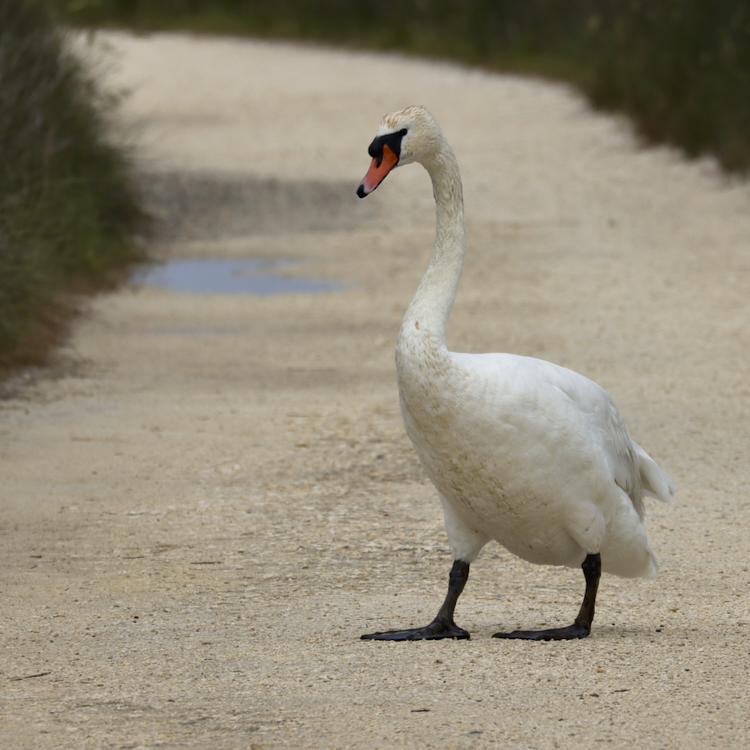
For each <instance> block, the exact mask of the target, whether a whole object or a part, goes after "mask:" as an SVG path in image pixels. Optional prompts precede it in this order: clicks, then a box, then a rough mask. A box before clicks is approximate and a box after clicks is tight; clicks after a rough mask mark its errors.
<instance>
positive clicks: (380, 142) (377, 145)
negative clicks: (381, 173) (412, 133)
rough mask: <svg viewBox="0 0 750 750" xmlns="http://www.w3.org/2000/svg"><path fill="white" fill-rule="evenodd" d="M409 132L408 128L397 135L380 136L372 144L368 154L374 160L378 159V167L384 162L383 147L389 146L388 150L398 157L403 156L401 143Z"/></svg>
mask: <svg viewBox="0 0 750 750" xmlns="http://www.w3.org/2000/svg"><path fill="white" fill-rule="evenodd" d="M407 132H408V130H407V129H406V128H403V129H402V130H399V131H398V132H397V133H388V134H386V135H379V136H378V137H377V138H376V139H375V140H374V141H373V142H372V143H371V144H370V148H368V149H367V152H368V153H369V154H370V156H371V157H372V158H373V159H377V162H376V165H377V166H378V167H379V166H380V163H381V162H382V161H383V146H388V148H389V149H390V150H391V151H393V153H394V154H396V156H401V141H402V140H403V137H404V136H405V135H406V134H407Z"/></svg>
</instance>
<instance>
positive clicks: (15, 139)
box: [0, 0, 144, 368]
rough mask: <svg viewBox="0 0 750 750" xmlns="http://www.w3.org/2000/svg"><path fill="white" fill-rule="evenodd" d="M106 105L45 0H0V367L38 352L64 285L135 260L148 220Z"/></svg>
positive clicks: (53, 324)
mask: <svg viewBox="0 0 750 750" xmlns="http://www.w3.org/2000/svg"><path fill="white" fill-rule="evenodd" d="M112 105H113V101H112V100H111V99H108V98H107V97H105V96H103V95H102V94H101V93H100V92H99V90H98V87H97V85H96V82H95V80H94V78H93V77H92V76H91V75H90V74H89V73H87V72H86V71H85V70H84V68H83V66H82V64H81V63H80V62H79V61H78V59H77V58H76V57H75V56H74V55H73V54H72V53H71V52H70V48H69V45H68V44H67V43H66V39H65V37H64V35H63V34H62V33H61V32H59V31H58V30H57V29H56V28H55V26H54V25H53V24H52V23H51V20H50V18H49V14H48V12H47V10H46V9H45V8H44V7H42V6H40V5H38V4H35V3H32V2H22V1H20V0H0V154H2V159H1V160H0V368H3V367H6V366H8V365H12V364H17V363H23V362H27V361H32V360H34V359H35V358H38V357H39V356H40V355H41V354H42V353H43V351H44V348H45V346H47V345H48V344H49V342H50V341H52V340H53V339H54V338H55V336H56V335H57V334H58V333H59V331H60V330H61V325H62V322H63V320H64V319H65V316H66V312H67V311H68V309H69V307H70V306H69V305H67V304H66V302H65V299H66V297H65V294H66V293H67V292H69V291H71V290H74V289H76V288H81V287H82V286H83V285H88V286H91V285H96V284H100V283H102V281H103V280H105V279H106V277H107V274H108V273H109V272H111V271H112V269H116V268H120V267H122V266H123V265H124V264H126V263H128V262H129V261H131V260H132V259H133V255H134V245H133V242H132V234H133V232H134V231H135V230H136V229H137V227H138V226H139V224H140V223H141V222H142V221H143V218H144V217H143V214H142V212H141V210H140V208H139V204H138V199H137V196H136V192H135V190H134V187H133V183H132V181H131V178H130V176H129V170H128V164H127V160H126V157H125V155H124V154H123V152H122V151H121V150H120V149H119V148H118V147H116V146H114V145H113V144H110V143H109V142H108V140H107V133H108V130H109V126H108V122H107V116H108V115H107V113H108V112H109V111H110V109H111V107H112Z"/></svg>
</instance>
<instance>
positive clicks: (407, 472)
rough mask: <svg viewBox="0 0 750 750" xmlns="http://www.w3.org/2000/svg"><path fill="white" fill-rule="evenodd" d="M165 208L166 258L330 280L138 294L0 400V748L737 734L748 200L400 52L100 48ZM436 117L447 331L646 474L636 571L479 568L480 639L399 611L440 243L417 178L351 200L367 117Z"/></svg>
mask: <svg viewBox="0 0 750 750" xmlns="http://www.w3.org/2000/svg"><path fill="white" fill-rule="evenodd" d="M107 41H108V44H109V45H110V46H111V47H112V49H113V51H114V54H115V56H116V60H117V65H116V67H115V68H114V69H113V70H111V72H110V76H111V81H112V86H113V87H122V86H127V87H128V88H130V89H131V90H132V96H131V97H130V98H129V99H128V100H127V102H126V104H125V106H124V110H123V113H124V120H123V121H124V123H125V124H127V126H128V129H129V130H130V133H131V137H132V138H134V139H135V140H136V142H137V143H138V148H139V158H140V160H141V163H142V169H143V173H144V182H145V183H146V185H147V187H148V190H149V195H150V196H151V200H152V201H153V206H154V210H155V211H156V212H157V213H158V214H159V215H160V216H161V217H162V220H163V229H162V235H161V237H162V239H161V240H160V241H159V242H157V243H155V244H154V248H153V253H154V255H155V256H156V257H181V258H200V257H217V258H228V257H247V258H294V259H297V260H300V261H302V263H300V264H298V265H297V266H294V268H293V271H294V273H298V274H305V275H309V276H315V277H322V278H328V279H334V280H337V281H339V282H341V283H343V284H344V285H345V288H344V290H343V291H339V292H335V293H326V294H319V295H303V294H295V295H279V296H273V297H252V296H221V295H193V294H184V293H182V294H181V293H170V292H165V291H159V290H155V289H152V288H138V287H136V286H131V287H128V288H124V289H122V290H120V291H118V292H116V293H114V294H109V295H106V296H102V297H100V298H98V299H96V300H94V301H93V302H92V303H91V304H90V306H89V307H88V310H87V312H86V314H85V315H84V317H83V318H82V319H81V321H80V322H79V324H78V325H77V326H76V327H75V330H74V332H73V335H72V337H71V340H70V342H69V345H68V346H67V348H66V349H65V350H64V351H63V352H62V353H61V354H60V356H59V357H58V361H57V362H56V364H55V365H54V366H53V367H51V368H50V369H49V370H46V371H43V372H38V373H29V374H28V375H27V376H26V377H25V378H21V379H20V380H18V381H16V382H15V383H11V384H7V385H6V386H5V391H4V393H5V398H4V399H3V400H1V401H0V419H1V422H0V460H1V462H2V463H1V467H0V471H1V472H2V485H1V486H2V499H1V501H0V539H1V540H2V548H1V549H0V560H1V562H0V565H1V566H2V574H1V575H2V578H1V579H0V588H1V594H0V596H1V597H2V608H1V609H0V633H1V635H2V638H1V641H2V649H3V652H2V654H3V655H2V660H1V661H0V685H1V686H2V692H1V694H0V746H2V747H7V748H34V749H35V750H46V749H47V748H56V749H57V748H252V749H254V750H259V749H260V750H270V749H271V748H306V749H307V748H310V749H313V748H320V749H321V750H324V749H329V748H434V749H436V750H437V749H440V750H443V749H448V748H457V749H463V748H485V747H486V748H489V747H502V748H540V749H546V748H579V747H581V746H585V747H604V746H609V747H617V748H635V747H637V748H642V749H644V750H651V749H653V750H661V749H665V750H666V749H675V750H676V749H678V748H679V749H680V750H682V749H684V748H742V747H750V719H749V718H748V705H749V703H750V674H749V671H748V667H750V639H749V638H748V626H749V625H750V595H749V594H748V584H749V583H750V569H749V566H750V534H749V533H748V532H749V531H750V508H749V507H748V486H749V485H748V483H749V482H750V467H749V466H748V458H747V446H748V445H750V388H749V386H748V383H747V373H748V370H749V368H750V346H749V345H750V325H749V324H748V321H750V295H748V293H747V290H748V289H750V211H749V210H748V208H749V207H750V189H749V188H748V186H747V184H738V183H734V184H732V183H729V182H727V181H725V180H722V178H721V177H720V176H719V175H718V174H717V172H716V171H715V169H714V168H713V166H712V165H711V163H708V162H701V163H686V162H685V161H683V160H682V159H681V158H680V157H679V156H678V155H676V154H675V153H673V152H671V151H669V150H667V149H648V150H644V149H640V148H639V147H638V145H637V143H636V142H635V140H634V138H633V136H632V135H631V133H630V131H629V129H628V127H627V125H626V124H624V123H623V122H621V121H619V120H617V119H613V118H609V117H604V116H601V115H597V114H592V113H591V112H590V111H589V110H588V109H587V107H586V105H585V103H584V102H583V101H582V100H581V99H580V98H579V97H578V96H576V95H575V94H574V93H573V92H571V91H570V90H568V89H567V88H565V87H561V86H556V85H550V84H547V83H542V82H537V81H533V80H523V79H519V78H512V77H502V76H494V75H487V74H484V73H481V72H477V71H473V70H468V69H462V68H459V67H453V66H449V65H439V64H427V63H424V62H419V61H414V60H406V59H402V58H399V57H387V56H385V57H380V56H374V55H368V54H351V53H345V52H338V51H329V50H325V49H318V48H310V47H307V48H306V47H296V46H289V45H281V44H270V43H258V42H251V41H237V40H211V39H193V38H190V37H187V36H160V35H157V36H150V37H130V36H125V35H110V36H108V37H107ZM412 103H422V104H425V105H426V106H428V107H429V108H430V109H431V110H432V111H433V112H434V114H435V115H436V116H437V118H438V120H439V121H440V122H441V124H442V125H443V127H444V129H445V131H446V132H447V134H448V136H449V138H450V139H451V141H452V143H453V145H454V147H455V150H456V152H457V155H458V158H459V161H460V163H461V166H462V171H463V176H464V182H465V188H466V202H467V215H468V221H469V253H468V256H467V263H466V269H465V273H464V277H463V280H462V286H461V289H460V292H459V296H458V300H457V302H456V306H455V308H454V313H453V316H452V319H451V323H450V326H449V332H448V343H449V346H451V347H452V348H454V349H457V350H465V351H488V350H489V351H502V350H504V351H512V352H517V353H522V354H528V355H533V356H536V357H542V358H545V359H549V360H552V361H554V362H557V363H560V364H562V365H565V366H568V367H571V368H573V369H576V370H578V371H580V372H582V373H584V374H586V375H587V376H589V377H591V378H593V379H595V380H596V381H598V382H599V383H600V384H602V385H603V386H604V387H605V388H606V389H607V390H608V391H609V392H610V393H611V394H612V395H613V396H614V398H615V400H616V401H617V403H618V405H619V406H620V409H621V411H622V412H623V414H624V416H625V419H626V422H627V423H628V426H629V429H630V432H631V434H632V435H633V437H634V438H635V439H636V440H638V442H640V443H641V444H642V445H643V446H644V447H645V448H646V449H647V450H648V451H649V452H650V453H651V454H652V455H653V456H654V457H655V458H656V459H657V460H658V461H659V462H660V464H661V465H662V466H663V467H664V468H665V469H666V470H667V471H668V472H669V473H670V474H671V475H672V476H673V478H674V479H675V480H676V482H677V484H678V486H679V494H678V495H677V497H676V498H675V501H674V502H673V504H672V506H671V507H668V508H666V507H661V506H659V507H657V506H656V504H653V503H652V504H651V505H650V507H649V518H648V523H649V528H650V533H651V536H652V542H653V545H654V548H655V549H656V551H657V554H658V556H659V558H660V560H661V564H662V573H661V575H660V577H659V578H658V579H656V580H655V581H626V580H621V579H617V578H613V577H609V576H605V577H604V579H603V582H602V586H601V589H600V598H599V608H598V612H597V618H596V621H595V623H594V626H595V627H594V630H593V633H592V636H591V637H590V638H589V639H587V640H584V641H576V642H570V643H528V642H509V641H498V640H496V639H495V640H493V639H492V638H491V637H490V636H491V634H492V633H493V632H495V631H496V630H498V628H499V627H502V628H503V629H511V628H515V627H527V628H529V627H539V626H542V625H544V624H545V623H550V624H553V623H558V624H562V623H566V622H568V621H570V620H571V618H572V616H573V615H574V613H575V612H576V611H577V607H578V605H579V603H580V598H581V595H582V588H583V584H582V576H581V574H580V572H578V571H575V570H567V569H554V568H538V567H533V566H531V565H527V564H525V563H523V562H521V561H519V560H517V559H515V558H514V557H512V556H511V555H510V554H508V553H507V552H505V551H504V550H503V549H501V548H500V547H499V546H497V545H489V546H488V547H487V548H486V549H485V550H484V552H483V553H482V556H481V557H480V559H479V560H478V562H477V563H476V564H475V565H474V566H473V567H472V576H471V579H470V581H469V584H468V586H467V589H466V591H465V593H464V596H463V598H462V599H461V601H460V603H459V607H458V613H457V619H458V622H459V624H460V625H462V626H463V627H465V628H467V629H469V630H470V631H471V633H472V640H471V641H468V642H467V641H463V642H437V643H425V642H422V643H398V644H393V643H376V642H363V641H360V640H359V635H360V634H361V633H363V632H368V631H372V630H377V629H387V628H389V627H397V626H407V625H409V624H423V623H425V622H427V621H428V619H431V617H432V616H433V614H434V612H435V611H436V609H437V607H438V605H439V603H440V601H441V600H442V597H443V594H444V587H445V584H446V578H447V572H448V569H449V567H450V556H449V554H448V550H447V544H446V541H445V536H444V532H443V529H442V519H441V515H440V512H439V510H438V506H437V501H436V498H435V495H434V491H433V489H432V488H431V486H430V484H429V483H428V482H427V481H426V479H425V478H424V476H423V474H422V473H421V469H420V467H419V465H418V463H417V461H416V459H415V457H414V454H413V452H412V450H411V447H410V445H409V444H408V440H407V439H406V437H405V435H404V432H403V428H402V426H401V420H400V415H399V411H398V402H397V393H396V387H395V372H394V363H393V347H394V343H395V339H396V333H397V330H398V326H399V322H400V318H401V315H402V314H403V311H404V310H405V308H406V305H407V304H408V301H409V299H410V297H411V294H412V292H413V290H414V289H415V288H416V285H417V283H418V280H419V278H420V276H421V273H422V271H423V270H424V268H425V266H426V262H427V258H428V256H429V252H430V249H431V245H432V236H433V234H432V233H433V214H432V195H431V192H430V188H429V182H428V179H427V176H426V174H425V173H424V172H423V170H420V169H419V168H416V167H412V168H409V169H404V170H399V171H398V172H397V173H395V174H394V175H392V176H391V177H390V178H389V179H388V181H387V182H386V183H385V184H384V186H383V187H382V188H381V189H380V190H379V191H378V192H377V193H376V194H374V195H373V196H371V197H370V198H368V199H367V200H366V201H359V200H357V198H356V197H355V195H354V189H355V187H356V185H357V184H358V182H359V180H360V178H361V177H362V175H363V174H364V172H365V170H366V168H367V164H368V161H369V158H368V156H367V153H366V148H367V146H368V144H369V142H370V140H371V139H372V137H373V136H374V133H375V129H376V126H377V123H378V120H379V118H380V117H381V115H383V114H384V113H386V112H389V111H393V110H395V109H399V108H401V107H403V106H405V105H408V104H412Z"/></svg>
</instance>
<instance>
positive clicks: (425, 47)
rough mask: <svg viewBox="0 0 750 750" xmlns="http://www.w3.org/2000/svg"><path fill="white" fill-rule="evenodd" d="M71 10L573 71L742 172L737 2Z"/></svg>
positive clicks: (741, 19)
mask: <svg viewBox="0 0 750 750" xmlns="http://www.w3.org/2000/svg"><path fill="white" fill-rule="evenodd" d="M47 2H50V3H53V4H54V5H55V6H56V7H57V8H58V10H60V11H61V12H62V13H63V15H64V17H65V18H67V19H68V20H69V21H71V22H73V23H78V24H92V25H98V24H109V25H120V26H127V27H131V28H141V29H189V30H194V31H208V32H223V33H226V32H230V33H252V34H261V35H269V36H276V37H285V38H295V39H308V40H323V41H329V42H336V43H342V44H349V45H357V46H365V47H370V48H376V49H392V50H400V51H404V52H413V53H417V54H420V55H429V56H435V57H443V58H451V59H454V60H460V61H464V62H467V63H470V64H477V65H481V66H484V67H487V68H491V69H495V70H506V71H508V70H509V71H517V72H531V73H537V74H541V75H545V76H549V77H554V78H560V79H564V80H569V81H572V82H573V83H575V84H577V85H578V86H579V87H580V88H581V89H582V90H583V91H584V92H585V93H586V94H587V95H588V96H589V98H590V100H591V101H592V103H593V104H594V105H595V106H597V107H601V108H606V109H611V110H616V111H620V112H624V113H626V114H628V115H629V116H631V118H632V119H633V121H634V122H635V124H636V126H637V127H638V128H639V130H640V132H641V133H642V134H643V135H644V136H645V137H646V138H648V139H649V140H651V141H656V142H668V143H672V144H674V145H676V146H678V147H680V148H682V149H683V150H684V151H685V152H686V153H687V154H688V155H690V156H699V155H704V154H712V155H714V156H716V157H717V158H718V160H719V162H720V163H721V164H722V166H723V167H724V168H725V169H727V170H730V171H739V172H747V171H748V170H750V3H748V2H747V1H746V0H47Z"/></svg>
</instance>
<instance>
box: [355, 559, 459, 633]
mask: <svg viewBox="0 0 750 750" xmlns="http://www.w3.org/2000/svg"><path fill="white" fill-rule="evenodd" d="M468 578H469V563H467V562H464V561H463V560H454V562H453V567H452V568H451V572H450V576H448V593H447V594H446V596H445V601H444V602H443V604H442V606H441V607H440V610H439V611H438V613H437V616H436V617H435V619H434V620H433V621H432V622H431V623H430V624H429V625H425V627H423V628H412V629H411V630H386V631H384V632H382V633H367V634H365V635H363V636H362V640H365V641H436V640H439V639H441V638H458V639H461V640H468V639H469V637H470V636H469V632H468V631H467V630H464V629H463V628H459V627H458V625H456V623H455V622H454V620H453V616H454V613H455V611H456V602H457V601H458V597H459V596H461V592H462V591H463V590H464V586H465V585H466V581H467V580H468Z"/></svg>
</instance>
